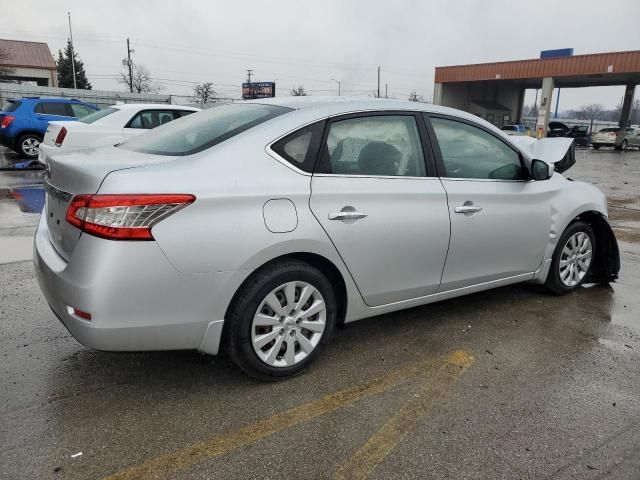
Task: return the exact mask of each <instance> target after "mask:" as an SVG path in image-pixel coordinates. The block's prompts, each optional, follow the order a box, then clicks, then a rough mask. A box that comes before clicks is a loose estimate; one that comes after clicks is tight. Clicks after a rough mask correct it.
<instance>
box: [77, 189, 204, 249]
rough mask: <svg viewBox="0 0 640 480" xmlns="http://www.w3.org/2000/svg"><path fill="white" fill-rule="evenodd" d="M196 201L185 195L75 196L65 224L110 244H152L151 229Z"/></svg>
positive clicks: (192, 197) (191, 196)
mask: <svg viewBox="0 0 640 480" xmlns="http://www.w3.org/2000/svg"><path fill="white" fill-rule="evenodd" d="M195 199H196V197H195V196H193V195H187V194H140V195H76V196H75V197H73V198H72V199H71V203H70V204H69V208H68V209H67V216H66V218H67V222H69V223H70V224H71V225H74V226H76V227H78V228H79V229H80V230H82V231H83V232H87V233H89V234H91V235H95V236H96V237H101V238H107V239H110V240H153V235H152V234H151V228H152V227H153V226H154V225H155V224H156V223H158V222H159V221H161V220H163V219H165V218H167V217H168V216H169V215H172V214H174V213H175V212H177V211H178V210H180V209H181V208H184V207H186V206H187V205H189V204H190V203H192V202H193V201H194V200H195Z"/></svg>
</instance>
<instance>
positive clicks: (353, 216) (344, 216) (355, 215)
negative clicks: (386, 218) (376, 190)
mask: <svg viewBox="0 0 640 480" xmlns="http://www.w3.org/2000/svg"><path fill="white" fill-rule="evenodd" d="M366 216H367V214H366V213H362V212H355V211H353V212H352V211H342V212H337V213H330V214H329V220H359V219H361V218H365V217H366Z"/></svg>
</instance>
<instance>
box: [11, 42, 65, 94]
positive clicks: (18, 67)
mask: <svg viewBox="0 0 640 480" xmlns="http://www.w3.org/2000/svg"><path fill="white" fill-rule="evenodd" d="M0 51H1V52H2V53H3V54H4V57H5V58H4V59H2V60H0V64H2V65H3V66H7V67H9V68H10V69H11V70H12V72H11V73H10V74H9V75H7V76H6V77H5V78H8V79H9V80H12V81H18V82H20V83H32V82H33V83H35V84H37V85H40V86H43V87H57V86H58V76H57V70H56V62H55V60H54V59H53V55H51V51H50V50H49V46H48V45H47V44H46V43H41V42H24V41H21V40H3V39H0ZM0 81H1V80H0Z"/></svg>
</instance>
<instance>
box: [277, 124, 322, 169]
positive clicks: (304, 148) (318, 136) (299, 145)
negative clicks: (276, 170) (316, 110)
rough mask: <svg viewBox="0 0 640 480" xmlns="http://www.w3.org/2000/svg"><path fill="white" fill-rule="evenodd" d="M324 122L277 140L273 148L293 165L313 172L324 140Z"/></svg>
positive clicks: (308, 126)
mask: <svg viewBox="0 0 640 480" xmlns="http://www.w3.org/2000/svg"><path fill="white" fill-rule="evenodd" d="M323 132H324V122H318V123H314V124H313V125H307V126H306V127H303V128H301V129H300V130H297V131H295V132H293V133H291V134H289V135H287V136H286V137H284V138H282V139H280V140H278V141H277V142H275V143H274V144H273V145H272V146H271V149H272V150H273V151H274V152H276V153H277V154H278V155H280V156H281V157H282V158H284V159H285V160H286V161H287V162H289V163H290V164H291V165H293V166H295V167H297V168H299V169H300V170H303V171H305V172H309V173H311V172H313V167H314V165H315V162H316V157H317V156H318V150H319V149H320V144H321V142H322V134H323Z"/></svg>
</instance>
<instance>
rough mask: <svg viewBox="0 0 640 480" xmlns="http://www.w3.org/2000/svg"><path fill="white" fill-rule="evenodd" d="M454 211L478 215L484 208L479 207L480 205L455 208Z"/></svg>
mask: <svg viewBox="0 0 640 480" xmlns="http://www.w3.org/2000/svg"><path fill="white" fill-rule="evenodd" d="M454 211H455V212H456V213H476V212H481V211H482V207H479V206H478V205H461V206H459V207H456V208H454Z"/></svg>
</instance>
